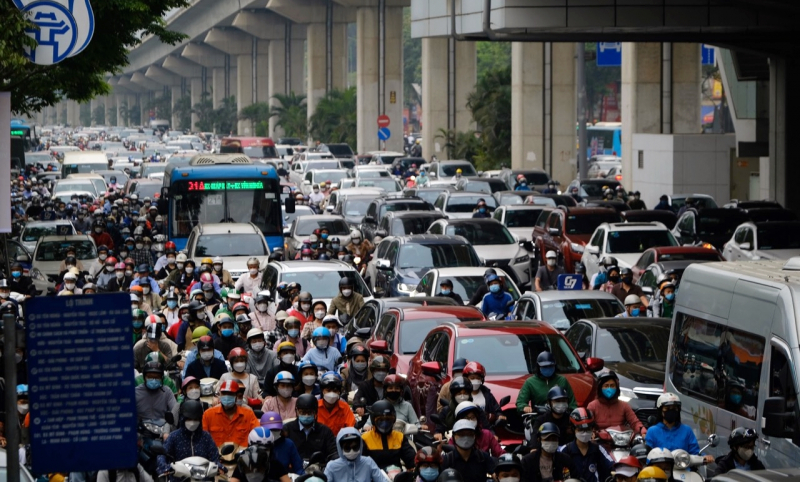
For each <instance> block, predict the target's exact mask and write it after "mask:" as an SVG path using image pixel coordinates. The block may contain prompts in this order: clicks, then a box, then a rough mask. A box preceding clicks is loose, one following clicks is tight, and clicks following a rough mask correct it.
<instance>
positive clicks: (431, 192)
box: [403, 185, 455, 204]
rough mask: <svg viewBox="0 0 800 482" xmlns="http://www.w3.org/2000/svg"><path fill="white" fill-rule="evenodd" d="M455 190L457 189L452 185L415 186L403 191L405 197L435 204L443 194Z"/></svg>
mask: <svg viewBox="0 0 800 482" xmlns="http://www.w3.org/2000/svg"><path fill="white" fill-rule="evenodd" d="M454 190H455V188H454V187H453V186H452V185H446V186H428V187H420V186H414V187H407V188H405V189H403V196H406V197H418V198H422V199H424V200H426V201H428V202H429V203H431V204H433V203H435V202H436V199H437V198H438V197H439V195H440V194H441V193H443V192H445V191H454Z"/></svg>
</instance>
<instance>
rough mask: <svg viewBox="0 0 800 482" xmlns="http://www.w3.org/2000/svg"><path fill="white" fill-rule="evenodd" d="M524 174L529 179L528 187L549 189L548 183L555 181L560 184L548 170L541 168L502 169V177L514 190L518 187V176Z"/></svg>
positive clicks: (540, 189)
mask: <svg viewBox="0 0 800 482" xmlns="http://www.w3.org/2000/svg"><path fill="white" fill-rule="evenodd" d="M520 174H522V175H523V176H524V177H525V180H526V181H528V187H529V188H531V189H533V190H535V191H542V190H544V189H547V185H548V184H549V183H550V182H551V181H553V182H555V183H556V184H559V182H558V181H554V180H553V178H551V177H550V175H549V174H548V173H547V171H543V170H541V169H508V168H504V169H502V170H501V171H500V176H499V177H500V179H502V180H503V181H505V183H506V185H507V186H508V189H509V190H512V191H513V190H514V188H515V187H517V176H519V175H520Z"/></svg>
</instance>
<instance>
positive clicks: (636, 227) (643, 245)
mask: <svg viewBox="0 0 800 482" xmlns="http://www.w3.org/2000/svg"><path fill="white" fill-rule="evenodd" d="M656 246H679V243H678V241H677V240H676V239H675V237H674V236H673V235H672V233H671V232H670V231H669V229H667V227H666V226H664V225H663V224H661V223H659V222H652V223H603V224H601V225H600V226H598V227H597V229H595V230H594V234H592V237H591V239H590V241H589V243H588V244H587V245H586V249H585V250H584V252H583V256H581V262H582V263H583V265H584V266H585V267H586V276H588V277H589V278H590V279H591V277H592V276H593V275H594V274H595V273H597V271H598V270H599V269H600V268H599V266H600V261H601V260H602V259H603V258H605V257H606V256H613V257H615V258H617V263H618V264H619V267H620V268H630V267H631V266H632V265H633V264H634V263H635V262H636V261H637V260H638V259H639V257H640V256H641V254H642V253H643V252H644V251H645V250H646V249H647V248H653V247H656Z"/></svg>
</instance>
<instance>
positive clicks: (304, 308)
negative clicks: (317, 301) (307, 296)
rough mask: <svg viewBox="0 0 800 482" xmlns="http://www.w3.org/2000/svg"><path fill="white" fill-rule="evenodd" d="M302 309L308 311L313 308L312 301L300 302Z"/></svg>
mask: <svg viewBox="0 0 800 482" xmlns="http://www.w3.org/2000/svg"><path fill="white" fill-rule="evenodd" d="M300 309H302V310H303V311H308V310H310V309H311V303H300Z"/></svg>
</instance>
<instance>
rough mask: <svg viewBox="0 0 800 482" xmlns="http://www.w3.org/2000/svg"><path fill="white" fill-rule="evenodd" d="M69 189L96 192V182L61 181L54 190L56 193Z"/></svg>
mask: <svg viewBox="0 0 800 482" xmlns="http://www.w3.org/2000/svg"><path fill="white" fill-rule="evenodd" d="M69 191H89V192H95V188H94V184H92V182H91V181H88V180H87V181H59V182H58V184H56V188H55V190H54V191H53V193H54V194H58V193H60V192H69Z"/></svg>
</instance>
